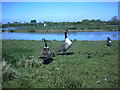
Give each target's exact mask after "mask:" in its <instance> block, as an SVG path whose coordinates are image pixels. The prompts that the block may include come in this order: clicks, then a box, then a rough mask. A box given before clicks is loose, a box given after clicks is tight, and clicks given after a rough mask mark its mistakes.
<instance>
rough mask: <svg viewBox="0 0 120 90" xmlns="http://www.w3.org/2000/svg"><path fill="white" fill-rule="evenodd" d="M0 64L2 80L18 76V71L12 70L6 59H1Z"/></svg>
mask: <svg viewBox="0 0 120 90" xmlns="http://www.w3.org/2000/svg"><path fill="white" fill-rule="evenodd" d="M1 66H2V76H3V81H8V80H13V79H15V78H17V77H18V76H19V73H18V72H17V71H16V70H14V69H13V68H12V67H11V66H10V64H8V63H7V62H6V61H4V60H3V61H2V65H1Z"/></svg>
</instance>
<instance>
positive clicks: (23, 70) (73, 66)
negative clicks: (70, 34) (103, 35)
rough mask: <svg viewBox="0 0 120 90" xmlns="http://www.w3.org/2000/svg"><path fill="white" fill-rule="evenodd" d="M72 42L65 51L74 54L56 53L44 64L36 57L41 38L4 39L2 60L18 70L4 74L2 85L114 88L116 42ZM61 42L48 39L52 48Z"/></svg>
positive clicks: (53, 49)
mask: <svg viewBox="0 0 120 90" xmlns="http://www.w3.org/2000/svg"><path fill="white" fill-rule="evenodd" d="M72 42H73V45H72V46H71V48H70V49H69V50H68V51H67V52H72V53H74V54H71V55H56V56H55V57H53V59H54V60H53V61H52V62H51V63H49V64H47V65H46V64H42V59H39V58H38V57H39V56H40V52H41V51H42V49H43V47H44V43H43V42H42V41H25V40H3V41H2V59H3V60H5V61H6V62H7V64H10V69H11V68H12V70H13V69H14V71H16V72H17V74H15V75H16V76H15V77H12V78H11V77H10V75H11V74H10V73H7V74H8V75H6V76H4V78H7V79H3V80H4V81H3V88H117V87H118V41H113V44H112V46H111V47H108V46H106V41H77V40H76V41H72ZM62 43H63V41H48V45H49V46H50V48H51V50H52V51H56V50H57V48H58V47H59V46H60V44H62ZM87 52H88V53H90V58H89V57H88V55H87ZM29 62H33V64H34V65H33V67H31V66H29V65H28V64H29ZM12 72H13V71H12ZM9 78H11V79H9Z"/></svg>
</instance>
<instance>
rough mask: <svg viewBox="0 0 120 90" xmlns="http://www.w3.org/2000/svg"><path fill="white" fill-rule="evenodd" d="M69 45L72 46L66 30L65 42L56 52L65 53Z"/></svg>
mask: <svg viewBox="0 0 120 90" xmlns="http://www.w3.org/2000/svg"><path fill="white" fill-rule="evenodd" d="M71 45H72V42H71V41H70V40H69V38H68V37H67V30H66V31H65V42H64V43H63V45H62V46H61V47H60V48H59V50H58V51H57V52H61V51H62V52H63V53H65V52H66V51H67V50H68V49H69V48H70V46H71Z"/></svg>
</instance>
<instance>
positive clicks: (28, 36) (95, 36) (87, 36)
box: [1, 31, 120, 41]
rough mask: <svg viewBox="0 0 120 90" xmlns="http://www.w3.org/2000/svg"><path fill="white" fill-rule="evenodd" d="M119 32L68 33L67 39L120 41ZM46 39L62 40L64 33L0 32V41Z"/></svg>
mask: <svg viewBox="0 0 120 90" xmlns="http://www.w3.org/2000/svg"><path fill="white" fill-rule="evenodd" d="M118 35H120V32H116V31H104V32H68V37H69V38H70V39H71V40H74V39H76V40H88V41H100V40H106V38H107V37H110V38H111V39H112V40H120V39H119V38H118ZM42 38H46V39H47V40H58V41H62V40H64V33H59V32H58V33H56V32H55V33H19V32H18V33H17V32H12V33H11V32H2V38H1V39H10V40H13V39H15V40H41V39H42Z"/></svg>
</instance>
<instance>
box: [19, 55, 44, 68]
mask: <svg viewBox="0 0 120 90" xmlns="http://www.w3.org/2000/svg"><path fill="white" fill-rule="evenodd" d="M42 62H43V61H42V60H39V59H38V58H35V57H34V56H30V58H29V59H26V58H25V57H23V58H22V59H20V60H19V62H18V65H19V66H21V67H40V66H41V65H42Z"/></svg>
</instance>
